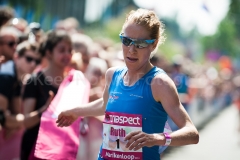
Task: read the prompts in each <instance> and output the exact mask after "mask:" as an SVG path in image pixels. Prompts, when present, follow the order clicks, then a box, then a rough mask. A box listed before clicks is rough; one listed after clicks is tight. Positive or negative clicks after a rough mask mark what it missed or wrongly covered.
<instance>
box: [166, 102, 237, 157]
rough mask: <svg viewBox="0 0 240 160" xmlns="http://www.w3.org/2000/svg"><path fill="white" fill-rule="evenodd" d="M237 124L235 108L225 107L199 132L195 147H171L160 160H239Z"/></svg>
mask: <svg viewBox="0 0 240 160" xmlns="http://www.w3.org/2000/svg"><path fill="white" fill-rule="evenodd" d="M238 124H239V119H238V111H237V108H236V107H235V106H233V105H232V106H230V107H227V108H225V109H224V110H223V111H221V112H220V113H219V114H218V115H216V116H215V117H214V118H213V119H212V120H211V121H210V122H209V123H207V124H206V125H205V126H204V127H203V128H202V129H201V130H200V131H199V132H200V141H199V143H198V144H197V145H189V146H184V147H171V148H170V149H168V150H167V152H166V153H165V154H164V155H163V157H162V160H240V133H239V132H238Z"/></svg>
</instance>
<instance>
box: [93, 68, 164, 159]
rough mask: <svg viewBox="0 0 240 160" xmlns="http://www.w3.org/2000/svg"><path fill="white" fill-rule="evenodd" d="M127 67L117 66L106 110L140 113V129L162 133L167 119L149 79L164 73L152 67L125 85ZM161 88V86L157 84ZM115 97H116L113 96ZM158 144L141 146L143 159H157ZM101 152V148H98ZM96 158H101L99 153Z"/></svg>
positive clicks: (158, 155) (158, 157) (158, 156)
mask: <svg viewBox="0 0 240 160" xmlns="http://www.w3.org/2000/svg"><path fill="white" fill-rule="evenodd" d="M126 72H127V68H126V67H123V68H118V69H117V70H116V71H115V72H114V74H113V77H112V82H111V84H110V87H109V99H108V102H107V106H106V111H107V112H118V113H127V114H140V115H142V121H143V122H142V131H143V132H145V133H149V134H151V133H162V132H163V130H164V126H165V123H166V121H167V113H166V111H165V110H164V108H163V106H162V104H161V103H158V102H156V101H155V99H154V98H153V95H152V90H151V81H152V79H153V78H154V77H155V76H156V75H157V74H161V73H163V74H165V72H164V71H163V70H162V69H159V68H157V67H153V68H152V69H151V70H150V71H149V72H148V73H147V74H145V75H144V76H143V77H142V78H140V79H139V80H138V81H137V82H136V83H135V84H134V85H133V86H125V85H124V82H123V77H124V75H125V74H126ZM159 89H161V86H159ZM114 97H117V98H114ZM158 150H159V146H153V147H143V160H159V159H160V154H159V152H158ZM100 154H101V149H100ZM98 160H103V159H102V158H101V156H100V155H99V158H98Z"/></svg>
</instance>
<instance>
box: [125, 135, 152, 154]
mask: <svg viewBox="0 0 240 160" xmlns="http://www.w3.org/2000/svg"><path fill="white" fill-rule="evenodd" d="M156 140H157V139H156V134H147V133H144V132H142V131H133V132H130V133H129V134H128V135H127V136H126V137H125V141H128V142H127V144H126V148H129V150H134V151H136V150H138V149H140V148H142V147H152V146H154V145H156V144H155V143H156Z"/></svg>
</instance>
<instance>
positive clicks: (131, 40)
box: [120, 35, 155, 48]
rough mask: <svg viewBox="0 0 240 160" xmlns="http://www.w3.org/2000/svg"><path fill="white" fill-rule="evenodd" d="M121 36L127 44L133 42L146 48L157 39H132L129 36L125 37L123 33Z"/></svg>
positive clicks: (139, 46)
mask: <svg viewBox="0 0 240 160" xmlns="http://www.w3.org/2000/svg"><path fill="white" fill-rule="evenodd" d="M120 38H121V41H122V43H123V44H124V45H125V46H130V45H131V44H133V45H134V46H136V47H137V48H145V47H147V46H148V45H149V44H152V43H154V41H155V40H133V39H130V38H128V37H124V36H122V35H120ZM147 41H149V42H147Z"/></svg>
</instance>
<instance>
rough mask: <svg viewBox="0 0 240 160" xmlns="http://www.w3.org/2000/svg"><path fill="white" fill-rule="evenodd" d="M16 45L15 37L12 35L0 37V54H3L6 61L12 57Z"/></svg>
mask: <svg viewBox="0 0 240 160" xmlns="http://www.w3.org/2000/svg"><path fill="white" fill-rule="evenodd" d="M16 47H17V38H16V37H15V36H14V35H10V34H9V35H4V36H2V37H0V55H2V56H4V58H5V60H6V61H7V60H11V59H13V54H14V53H15V51H16Z"/></svg>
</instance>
